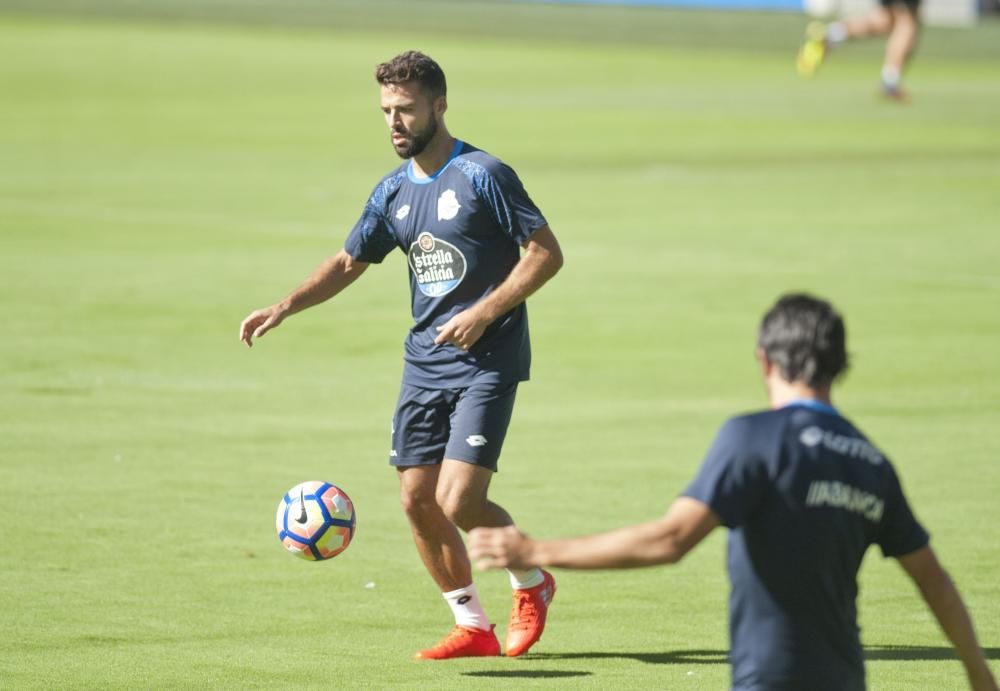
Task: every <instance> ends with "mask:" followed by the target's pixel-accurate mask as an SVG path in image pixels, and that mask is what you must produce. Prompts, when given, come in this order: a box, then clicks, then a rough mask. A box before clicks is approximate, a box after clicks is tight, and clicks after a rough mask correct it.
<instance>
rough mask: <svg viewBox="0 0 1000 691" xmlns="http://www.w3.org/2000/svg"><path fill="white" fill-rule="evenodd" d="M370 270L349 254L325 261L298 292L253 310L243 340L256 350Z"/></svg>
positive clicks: (245, 322)
mask: <svg viewBox="0 0 1000 691" xmlns="http://www.w3.org/2000/svg"><path fill="white" fill-rule="evenodd" d="M367 268H368V263H367V262H360V261H357V260H355V259H354V258H352V257H351V255H349V254H348V253H347V251H346V250H340V252H338V253H337V254H336V255H334V256H333V257H330V258H329V259H327V260H325V261H324V262H323V263H322V264H320V265H319V266H318V267H316V270H315V271H313V272H312V274H311V275H310V276H309V278H307V279H306V280H305V281H303V282H302V285H300V286H299V287H298V288H296V289H295V290H294V291H292V293H291V294H290V295H289V296H288V297H286V298H285V299H284V300H282V301H281V302H278V303H275V304H273V305H271V306H270V307H265V308H263V309H259V310H254V311H253V312H251V313H250V315H249V316H248V317H247V318H246V319H244V320H243V323H242V324H240V340H241V341H243V342H244V343H246V344H247V347H248V348H249V347H251V346H253V339H255V338H260V337H261V336H263V335H264V334H266V333H267V332H268V331H270V330H271V329H273V328H275V327H276V326H278V325H279V324H281V322H282V321H283V320H284V319H285V317H289V316H291V315H293V314H295V313H296V312H301V311H302V310H304V309H308V308H309V307H312V306H314V305H318V304H320V303H321V302H325V301H327V300H329V299H330V298H332V297H333V296H334V295H336V294H337V293H339V292H340V291H342V290H343V289H344V288H346V287H347V286H349V285H350V284H351V283H353V282H354V280H355V279H356V278H357V277H358V276H360V275H361V274H362V273H364V271H365V269H367Z"/></svg>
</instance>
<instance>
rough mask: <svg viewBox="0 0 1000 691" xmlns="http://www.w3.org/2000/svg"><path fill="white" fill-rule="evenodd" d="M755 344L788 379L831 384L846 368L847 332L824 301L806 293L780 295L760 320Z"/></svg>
mask: <svg viewBox="0 0 1000 691" xmlns="http://www.w3.org/2000/svg"><path fill="white" fill-rule="evenodd" d="M757 346H758V347H759V348H760V349H761V350H762V351H764V355H766V356H767V359H768V360H769V361H770V362H772V363H774V364H775V365H777V366H778V367H779V368H780V369H781V373H782V375H783V376H784V378H785V379H787V380H788V381H804V382H805V383H806V384H808V385H809V386H811V387H814V388H815V387H819V386H825V385H829V384H832V383H833V381H834V380H835V379H836V378H837V377H839V376H840V375H842V374H843V373H844V372H846V371H847V367H848V361H847V360H848V358H847V331H846V329H845V327H844V320H843V318H842V317H841V316H840V314H839V313H838V312H837V310H835V309H834V308H833V305H831V304H830V303H829V302H827V301H826V300H820V299H819V298H815V297H813V296H811V295H806V294H805V293H791V294H788V295H783V296H781V297H780V298H779V299H778V301H777V302H776V303H775V304H774V307H772V308H771V309H770V310H768V312H767V314H765V315H764V318H763V320H761V323H760V333H759V334H758V336H757Z"/></svg>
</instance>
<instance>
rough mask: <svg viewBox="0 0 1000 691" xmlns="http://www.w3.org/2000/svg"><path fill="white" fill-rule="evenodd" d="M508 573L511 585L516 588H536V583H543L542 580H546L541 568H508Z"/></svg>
mask: <svg viewBox="0 0 1000 691" xmlns="http://www.w3.org/2000/svg"><path fill="white" fill-rule="evenodd" d="M507 573H508V574H509V575H510V587H511V588H513V589H514V590H527V589H528V588H534V587H535V586H536V585H541V584H542V581H544V580H545V576H543V575H542V570H541V569H528V570H527V571H516V570H514V569H507Z"/></svg>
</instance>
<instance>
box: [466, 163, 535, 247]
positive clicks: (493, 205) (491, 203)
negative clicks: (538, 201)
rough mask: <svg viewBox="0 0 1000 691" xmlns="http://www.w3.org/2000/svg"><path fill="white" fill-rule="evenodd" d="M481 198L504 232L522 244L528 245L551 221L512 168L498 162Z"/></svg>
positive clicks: (491, 172)
mask: <svg viewBox="0 0 1000 691" xmlns="http://www.w3.org/2000/svg"><path fill="white" fill-rule="evenodd" d="M478 192H479V195H480V197H481V198H482V199H483V201H484V202H485V204H486V205H487V206H488V207H489V209H490V211H491V212H492V214H493V218H494V219H495V220H496V222H497V225H499V226H500V229H501V230H503V232H504V233H506V234H507V236H508V237H510V239H511V240H513V241H514V242H516V243H517V244H518V245H523V244H524V243H525V242H527V240H528V238H530V237H531V236H532V234H533V233H534V232H535V231H536V230H538V229H539V228H541V227H542V226H544V225H546V223H547V221H546V220H545V217H544V216H543V215H542V212H541V211H539V210H538V207H537V206H535V203H534V202H533V201H531V197H529V196H528V193H527V192H526V191H525V190H524V185H522V184H521V180H520V178H518V177H517V173H515V172H514V169H513V168H511V167H510V166H508V165H506V164H504V163H500V162H497V165H495V166H491V167H490V170H489V175H487V176H486V177H485V180H484V181H483V184H482V187H481V189H479V190H478Z"/></svg>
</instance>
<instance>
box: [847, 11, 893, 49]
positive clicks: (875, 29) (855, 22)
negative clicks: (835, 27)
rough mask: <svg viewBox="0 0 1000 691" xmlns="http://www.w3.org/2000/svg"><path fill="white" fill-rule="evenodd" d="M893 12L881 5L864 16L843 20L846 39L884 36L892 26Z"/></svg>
mask: <svg viewBox="0 0 1000 691" xmlns="http://www.w3.org/2000/svg"><path fill="white" fill-rule="evenodd" d="M893 19H894V17H893V14H892V12H891V11H890V10H889V9H888V8H886V7H883V6H881V5H880V6H879V7H878V9H877V10H875V12H873V13H872V14H870V15H868V16H866V17H851V18H848V19H845V20H844V21H843V25H844V28H845V29H846V30H847V36H846V38H847V40H852V39H856V38H868V37H869V36H885V35H886V34H888V33H889V32H890V31H892V27H893Z"/></svg>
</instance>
